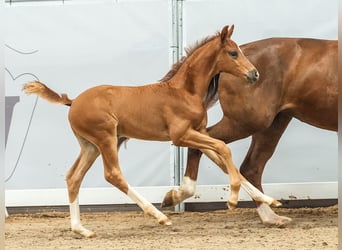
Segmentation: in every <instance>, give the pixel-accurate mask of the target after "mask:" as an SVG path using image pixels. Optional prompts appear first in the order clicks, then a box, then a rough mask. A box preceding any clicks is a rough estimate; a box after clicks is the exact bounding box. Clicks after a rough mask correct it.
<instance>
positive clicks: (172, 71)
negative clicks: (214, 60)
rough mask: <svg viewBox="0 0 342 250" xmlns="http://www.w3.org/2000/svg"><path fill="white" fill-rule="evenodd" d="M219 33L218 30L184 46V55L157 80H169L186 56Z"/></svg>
mask: <svg viewBox="0 0 342 250" xmlns="http://www.w3.org/2000/svg"><path fill="white" fill-rule="evenodd" d="M219 35H220V32H217V33H216V34H215V35H212V36H207V37H205V38H203V39H202V40H199V41H196V42H195V43H194V44H193V45H191V46H189V47H187V48H185V49H184V50H185V52H186V55H185V56H183V57H182V58H181V59H179V61H178V62H176V63H175V64H173V65H172V67H171V69H170V70H169V72H167V73H166V75H165V76H164V77H163V78H162V79H160V80H159V81H160V82H166V81H168V80H170V79H171V78H172V77H173V76H174V75H175V74H176V73H177V72H178V70H179V68H180V67H181V66H182V65H183V63H184V62H185V60H186V59H187V58H189V57H190V56H191V55H192V54H193V53H194V52H195V51H196V50H197V49H198V48H200V47H202V46H203V45H205V44H206V43H208V42H210V41H212V40H214V39H215V38H216V37H218V36H219Z"/></svg>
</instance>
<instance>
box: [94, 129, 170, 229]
mask: <svg viewBox="0 0 342 250" xmlns="http://www.w3.org/2000/svg"><path fill="white" fill-rule="evenodd" d="M105 137H106V138H103V139H102V140H101V142H100V143H98V145H99V150H100V152H101V156H102V159H103V165H104V174H105V179H106V180H107V181H108V182H109V183H111V184H112V185H113V186H115V187H117V188H118V189H119V190H121V191H122V192H123V193H125V194H126V195H128V196H129V197H130V198H131V199H132V200H133V201H134V202H136V203H137V204H138V206H139V207H141V209H142V210H143V211H144V212H145V213H147V214H149V215H152V216H153V217H155V218H156V219H157V220H158V222H159V223H160V224H165V225H170V224H171V221H170V220H169V219H168V218H167V217H166V215H164V214H163V213H162V212H160V211H159V210H158V209H157V208H155V207H154V206H153V205H152V204H151V203H150V202H148V201H147V200H146V199H145V198H144V197H142V196H141V195H140V194H138V193H137V192H136V191H135V190H134V189H133V188H132V187H130V186H129V184H128V183H127V181H126V180H125V178H124V176H123V175H122V172H121V169H120V166H119V162H118V151H117V146H118V142H117V137H116V136H114V137H113V135H108V136H105Z"/></svg>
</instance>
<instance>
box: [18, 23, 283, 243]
mask: <svg viewBox="0 0 342 250" xmlns="http://www.w3.org/2000/svg"><path fill="white" fill-rule="evenodd" d="M233 30H234V26H232V27H231V28H229V27H228V26H225V27H224V28H223V29H222V31H221V32H220V33H218V34H216V35H215V36H212V37H208V38H207V39H205V40H203V41H202V42H201V43H199V44H197V46H196V47H195V48H193V49H192V50H191V51H189V52H188V55H187V57H185V58H183V59H182V60H181V61H180V62H179V63H177V64H176V65H174V67H173V68H172V69H171V71H169V73H168V74H167V75H166V76H165V77H164V78H163V79H162V80H161V82H159V83H155V84H149V85H145V86H139V87H124V86H112V85H100V86H97V87H93V88H90V89H88V90H86V91H84V92H83V93H81V94H80V95H79V96H78V97H77V98H75V99H74V100H70V99H69V98H68V97H67V95H65V94H63V95H61V96H60V95H58V94H57V93H55V92H54V91H52V90H51V89H49V88H48V87H47V86H46V85H44V84H42V83H40V82H31V83H28V84H26V85H25V86H24V91H25V92H26V93H34V94H37V95H38V96H40V97H42V98H45V99H47V100H48V101H50V102H55V103H59V104H65V105H69V106H70V110H69V122H70V125H71V128H72V130H73V132H74V134H75V136H76V138H77V140H78V142H79V144H80V147H81V152H80V154H79V156H78V158H77V160H76V162H75V163H74V164H73V166H72V167H71V169H70V170H69V171H68V173H67V176H66V181H67V186H68V194H69V202H70V220H71V229H72V231H74V232H76V233H79V234H81V235H83V236H86V237H92V236H94V235H95V234H94V232H92V231H90V230H88V229H86V228H84V227H83V226H82V224H81V220H80V211H79V203H78V193H79V188H80V185H81V181H82V179H83V177H84V175H85V174H86V172H87V171H88V169H89V168H90V167H91V165H92V163H93V162H94V160H95V159H96V158H97V157H98V156H99V155H100V154H101V156H102V160H103V165H104V175H105V179H106V180H107V181H108V182H109V183H111V184H112V185H113V186H115V187H117V188H118V189H119V190H121V191H122V192H123V193H125V194H126V195H128V196H129V197H130V198H131V199H132V200H133V201H134V202H136V203H137V204H138V205H139V206H140V207H141V208H142V209H143V210H144V212H145V213H147V214H149V215H152V216H153V217H155V218H156V219H157V220H158V222H159V223H160V224H166V225H170V224H171V221H170V220H169V219H168V218H167V216H166V215H164V214H163V213H162V212H160V211H159V210H158V209H156V208H155V207H154V206H153V205H152V204H151V203H150V202H148V201H147V200H146V199H145V198H144V197H142V196H141V195H139V194H138V193H137V192H136V191H135V190H134V189H133V188H132V187H131V186H130V185H129V184H128V183H127V181H126V180H125V178H124V177H123V175H122V173H121V170H120V166H119V162H118V148H119V146H120V144H121V143H122V142H123V141H124V140H126V139H127V138H136V139H142V140H158V141H170V140H171V141H172V142H173V143H174V144H175V145H177V146H183V147H192V148H197V149H199V150H201V151H202V152H203V153H204V154H206V155H207V156H208V157H209V158H210V159H211V160H213V161H214V162H215V163H216V164H218V165H219V166H220V167H221V168H222V169H224V171H226V172H228V173H229V176H230V183H231V197H230V199H229V205H230V206H231V207H235V206H236V205H237V201H238V192H239V189H240V186H242V187H243V188H244V189H245V190H246V191H247V192H248V193H249V195H250V196H251V197H252V198H253V199H254V200H257V201H260V202H265V203H267V204H269V205H275V206H278V205H280V203H279V202H278V201H276V200H275V199H273V198H271V197H268V196H266V195H264V194H263V193H262V192H260V191H259V190H258V189H256V188H255V187H254V186H252V185H250V183H249V182H248V181H247V180H246V179H245V178H244V177H243V176H242V175H241V174H240V172H239V170H238V169H237V168H236V167H235V165H234V164H233V162H232V158H231V152H230V150H229V149H228V148H227V146H226V145H225V143H224V142H222V141H220V140H217V139H213V138H211V137H209V136H208V134H207V132H206V125H207V115H206V109H207V105H208V103H207V102H206V96H208V97H210V95H208V93H209V92H208V88H209V86H210V82H211V79H212V78H213V77H214V76H215V75H217V74H218V73H220V72H226V73H231V74H233V75H235V76H237V77H240V78H243V79H244V81H243V84H244V83H245V82H246V80H248V81H249V82H251V83H253V82H255V81H256V80H257V79H258V72H257V70H256V69H255V67H254V66H253V65H252V64H251V63H250V62H249V61H248V60H247V59H246V57H245V56H244V55H243V53H242V52H241V50H240V48H239V47H238V46H237V45H236V43H235V42H234V41H232V40H231V35H232V33H233ZM209 99H210V98H209Z"/></svg>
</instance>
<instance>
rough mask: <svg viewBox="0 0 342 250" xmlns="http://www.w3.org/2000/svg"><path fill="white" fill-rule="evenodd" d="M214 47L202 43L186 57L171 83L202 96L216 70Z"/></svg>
mask: <svg viewBox="0 0 342 250" xmlns="http://www.w3.org/2000/svg"><path fill="white" fill-rule="evenodd" d="M216 53H217V51H215V49H212V48H209V47H208V46H207V45H204V46H202V47H200V48H199V49H197V50H196V51H195V52H193V54H192V55H191V56H190V57H189V58H187V59H186V61H185V62H184V63H183V65H182V66H181V67H180V69H179V70H178V72H177V73H176V74H175V75H174V77H173V78H172V80H171V81H172V83H173V84H174V85H175V86H177V87H178V88H184V89H186V90H188V91H189V92H190V93H191V94H197V95H199V96H202V97H203V96H204V95H205V94H206V92H207V89H208V86H209V83H210V80H211V79H212V78H213V77H214V76H215V75H216V74H217V73H218V72H216V63H215V62H216V56H217V55H216Z"/></svg>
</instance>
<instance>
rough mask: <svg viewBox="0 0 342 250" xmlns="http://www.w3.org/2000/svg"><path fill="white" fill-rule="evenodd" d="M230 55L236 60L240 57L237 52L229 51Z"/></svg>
mask: <svg viewBox="0 0 342 250" xmlns="http://www.w3.org/2000/svg"><path fill="white" fill-rule="evenodd" d="M228 54H229V55H230V56H231V57H233V58H234V59H236V58H237V57H238V53H237V52H236V51H229V52H228Z"/></svg>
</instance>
